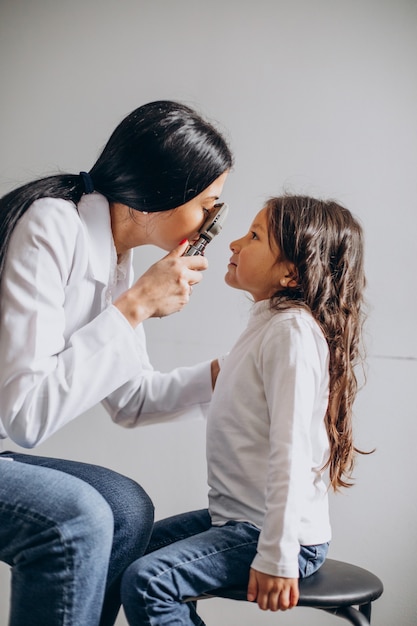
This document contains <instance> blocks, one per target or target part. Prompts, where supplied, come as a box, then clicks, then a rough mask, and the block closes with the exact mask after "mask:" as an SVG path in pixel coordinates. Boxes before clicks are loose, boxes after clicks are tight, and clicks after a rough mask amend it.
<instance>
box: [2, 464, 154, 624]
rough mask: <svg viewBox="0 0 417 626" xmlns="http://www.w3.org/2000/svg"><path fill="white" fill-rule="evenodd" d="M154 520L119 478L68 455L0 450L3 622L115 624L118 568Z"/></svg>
mask: <svg viewBox="0 0 417 626" xmlns="http://www.w3.org/2000/svg"><path fill="white" fill-rule="evenodd" d="M7 457H9V458H12V459H14V460H13V461H12V462H11V461H6V460H3V459H4V458H7ZM152 525H153V505H152V502H151V501H150V499H149V497H148V496H147V494H146V493H145V492H144V491H143V489H142V488H141V487H140V486H139V485H137V484H136V483H135V482H134V481H133V480H131V479H129V478H126V477H125V476H121V475H120V474H117V473H116V472H113V471H111V470H108V469H105V468H103V467H98V466H94V465H88V464H85V463H77V462H74V461H64V460H60V459H49V458H44V457H37V456H32V455H26V454H17V453H3V454H1V455H0V560H1V561H4V562H6V563H8V564H9V565H10V567H11V575H12V576H11V585H12V586H11V602H10V605H11V608H10V618H9V626H35V625H36V626H40V625H41V624H42V626H98V625H99V624H100V625H101V626H109V625H111V624H114V622H115V620H116V617H117V613H118V611H119V608H120V579H121V576H122V573H123V571H124V570H125V568H126V567H127V566H128V565H129V564H130V563H131V562H132V561H134V560H136V559H137V558H139V557H140V556H141V555H142V554H143V553H144V551H145V549H146V546H147V544H148V541H149V537H150V534H151V530H152ZM3 594H4V590H2V591H1V595H3Z"/></svg>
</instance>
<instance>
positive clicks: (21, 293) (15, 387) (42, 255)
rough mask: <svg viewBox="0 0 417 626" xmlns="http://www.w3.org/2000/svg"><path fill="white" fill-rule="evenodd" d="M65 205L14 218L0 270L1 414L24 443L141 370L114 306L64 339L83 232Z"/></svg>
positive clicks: (137, 349) (130, 334) (135, 346)
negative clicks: (69, 286)
mask: <svg viewBox="0 0 417 626" xmlns="http://www.w3.org/2000/svg"><path fill="white" fill-rule="evenodd" d="M68 205H69V203H64V202H63V201H54V210H53V211H50V212H49V213H48V215H47V216H46V212H47V210H46V209H45V214H41V215H40V216H39V215H38V216H37V218H36V219H34V217H33V216H32V217H31V216H29V215H28V213H26V214H25V215H24V216H23V218H21V220H23V221H24V223H23V224H22V226H21V227H20V228H16V229H15V231H14V233H13V236H12V240H11V242H10V247H9V252H10V254H9V255H8V259H7V263H6V268H5V272H4V274H3V277H2V285H1V305H0V306H1V323H0V363H1V371H0V417H1V423H2V430H3V431H5V434H6V435H7V436H8V437H10V438H11V439H12V440H13V441H14V442H16V443H17V444H18V445H20V446H23V447H28V448H30V447H33V446H35V445H37V444H39V443H41V442H42V441H44V440H45V439H46V438H47V437H49V436H50V435H51V434H53V433H54V432H55V431H57V430H58V429H59V428H61V427H62V426H64V425H65V424H66V423H68V422H69V421H70V420H72V419H73V418H75V417H77V416H78V415H80V414H81V413H83V412H84V411H86V410H87V409H89V408H91V407H92V406H94V405H95V404H97V403H98V402H100V401H101V400H102V399H103V398H104V397H105V396H106V394H108V393H111V392H112V391H114V390H115V389H117V388H118V387H120V386H121V385H123V384H124V383H125V382H126V381H127V380H129V379H130V378H131V377H132V376H135V375H138V374H139V373H140V372H141V370H142V364H141V356H142V354H141V346H140V342H138V340H137V339H136V335H135V333H134V331H133V329H132V328H131V327H130V325H129V324H128V322H127V320H126V319H125V318H124V317H123V316H122V315H121V313H120V312H119V311H118V310H117V309H116V308H115V307H114V306H110V307H108V308H107V309H105V310H104V311H102V312H101V313H100V314H99V315H97V316H96V317H95V318H94V319H93V320H92V321H90V322H88V323H86V324H84V325H82V326H81V327H80V328H78V329H77V330H75V332H74V333H73V334H72V335H71V337H70V339H69V341H65V338H64V329H65V322H66V320H65V311H64V300H65V287H66V284H67V280H68V276H69V274H70V272H71V271H72V266H73V263H74V251H75V250H76V249H77V238H79V237H80V236H82V232H81V230H80V228H79V225H78V223H77V222H78V217H77V214H76V211H75V210H74V208H72V207H71V206H68ZM63 220H64V224H65V227H63V226H62V221H63ZM78 243H79V242H78ZM78 247H80V246H78ZM80 298H81V301H80V308H82V305H81V302H82V294H80Z"/></svg>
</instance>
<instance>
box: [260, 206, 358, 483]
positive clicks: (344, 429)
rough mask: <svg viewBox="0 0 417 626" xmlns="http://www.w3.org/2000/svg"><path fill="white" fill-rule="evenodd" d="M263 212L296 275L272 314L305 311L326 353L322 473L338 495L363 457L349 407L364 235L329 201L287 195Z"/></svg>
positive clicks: (353, 390)
mask: <svg viewBox="0 0 417 626" xmlns="http://www.w3.org/2000/svg"><path fill="white" fill-rule="evenodd" d="M266 208H267V215H268V224H269V237H270V240H271V239H272V238H273V240H274V241H275V243H276V244H277V245H278V248H279V250H280V252H281V255H282V256H283V257H285V259H287V260H288V261H290V262H292V263H293V264H294V266H295V268H296V272H297V277H296V279H297V286H296V287H292V288H290V287H287V288H286V289H284V290H283V291H279V292H277V293H275V294H274V295H273V296H272V297H271V306H272V307H273V308H276V309H283V308H289V307H293V306H302V307H305V308H307V309H308V310H309V311H310V312H311V314H312V315H313V317H314V318H315V320H316V321H317V323H318V324H319V325H320V327H321V329H322V331H323V333H324V336H325V338H326V339H327V343H328V346H329V352H330V365H329V374H330V391H329V403H328V408H327V413H326V429H327V434H328V438H329V444H330V454H329V459H328V461H327V463H326V465H325V468H328V470H329V476H330V482H331V485H332V487H333V488H334V490H335V491H337V490H338V489H339V488H340V487H350V486H351V485H352V481H351V477H352V471H353V467H354V460H355V456H356V453H357V452H360V453H363V452H362V451H360V450H358V449H357V448H355V446H354V444H353V435H352V405H353V402H354V399H355V396H356V393H357V390H358V382H357V377H356V375H355V366H356V365H358V364H359V363H362V362H363V355H362V326H363V321H364V314H363V303H364V300H363V294H364V287H365V274H364V268H363V254H364V253H363V232H362V228H361V226H360V224H359V222H358V221H357V220H356V219H355V218H354V217H353V215H352V214H351V213H350V211H348V210H347V209H346V208H344V207H342V206H340V205H339V204H337V203H336V202H334V201H323V200H317V199H315V198H310V197H307V196H294V195H284V196H281V197H278V198H271V199H270V200H269V201H268V202H267V204H266ZM282 256H281V257H280V258H282Z"/></svg>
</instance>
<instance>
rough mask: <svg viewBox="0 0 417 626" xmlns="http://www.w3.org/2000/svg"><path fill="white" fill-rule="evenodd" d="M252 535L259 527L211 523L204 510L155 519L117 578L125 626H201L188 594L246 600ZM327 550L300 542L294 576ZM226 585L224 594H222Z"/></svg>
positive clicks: (312, 565)
mask: <svg viewBox="0 0 417 626" xmlns="http://www.w3.org/2000/svg"><path fill="white" fill-rule="evenodd" d="M258 538H259V530H258V529H257V528H255V526H252V524H248V523H245V522H229V523H227V524H226V525H225V526H212V525H211V518H210V515H209V513H208V511H207V510H202V511H194V512H192V513H184V514H182V515H176V516H174V517H171V518H169V519H167V520H162V521H160V522H157V523H156V524H155V526H154V531H153V533H152V537H151V540H150V543H149V546H148V550H147V552H148V554H147V555H146V556H144V557H142V558H140V559H138V560H137V561H136V562H135V563H132V565H130V566H129V567H128V568H127V570H126V572H125V574H124V576H123V579H122V602H123V608H124V611H125V614H126V617H127V620H128V622H129V624H130V626H148V625H149V626H189V625H191V624H193V625H194V626H204V622H203V621H202V620H201V618H200V617H199V616H198V614H197V612H196V603H195V602H189V601H187V600H189V598H197V597H200V596H203V595H205V594H206V595H225V596H226V597H233V598H236V599H242V600H244V599H246V589H247V585H248V581H249V570H250V566H251V563H252V561H253V559H254V557H255V554H256V548H257V545H258ZM327 548H328V544H327V543H326V544H321V545H318V546H301V549H300V554H299V559H298V562H299V574H300V577H305V576H309V575H311V574H313V573H314V572H315V571H316V570H317V569H318V568H319V567H320V565H322V564H323V562H324V560H325V558H326V554H327ZM230 588H232V589H230ZM226 589H229V591H230V593H223V592H224V590H226Z"/></svg>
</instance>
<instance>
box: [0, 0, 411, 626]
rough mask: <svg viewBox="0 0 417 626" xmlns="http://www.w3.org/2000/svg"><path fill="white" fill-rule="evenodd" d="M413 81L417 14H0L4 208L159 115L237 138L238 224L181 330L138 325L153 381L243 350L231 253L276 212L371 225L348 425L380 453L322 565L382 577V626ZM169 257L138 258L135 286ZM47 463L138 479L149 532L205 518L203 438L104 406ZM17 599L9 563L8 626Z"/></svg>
mask: <svg viewBox="0 0 417 626" xmlns="http://www.w3.org/2000/svg"><path fill="white" fill-rule="evenodd" d="M416 65H417V2H416V0H292V1H290V0H289V1H287V2H286V1H284V0H257V1H256V2H250V1H249V0H210V1H206V2H203V1H202V0H175V2H171V1H170V0H72V1H71V2H57V1H56V0H13V2H6V0H1V2H0V85H1V88H0V102H1V115H0V191H1V193H5V192H6V191H8V190H9V189H11V188H13V187H15V186H17V185H19V184H21V183H24V182H26V181H28V180H29V179H32V178H34V177H37V176H43V175H46V174H51V173H54V172H56V171H57V170H58V169H60V170H62V171H70V172H79V171H80V170H88V169H89V168H90V167H91V166H92V164H93V162H94V161H95V159H96V157H97V156H98V153H99V151H100V149H101V148H102V146H103V145H104V143H105V142H106V141H107V139H108V137H109V135H110V133H111V131H112V130H113V129H114V127H115V126H116V125H117V124H118V123H119V121H120V120H121V119H122V118H123V117H125V115H127V114H128V113H129V112H130V111H131V110H133V109H134V108H136V107H137V106H140V105H141V104H144V103H146V102H149V101H151V100H156V99H175V100H180V101H183V102H185V103H187V104H189V105H191V106H193V107H195V108H197V109H198V110H199V111H201V112H202V113H203V114H204V115H206V116H207V117H208V118H209V119H211V120H212V121H214V123H215V124H216V125H217V127H218V128H219V129H220V130H221V131H222V132H223V133H224V134H225V135H226V136H227V138H228V139H229V141H230V144H231V147H232V149H233V151H234V153H235V157H236V164H235V168H234V171H233V172H232V174H231V175H230V176H229V179H228V181H227V183H226V186H225V190H224V195H223V199H224V200H226V201H227V202H228V203H229V205H230V208H231V211H230V213H229V218H228V220H227V223H226V225H225V227H224V229H223V232H222V234H221V236H219V237H218V238H217V239H216V240H215V241H214V242H213V243H212V244H211V246H210V248H209V249H208V250H207V257H208V259H209V262H210V269H209V270H208V271H207V272H206V274H205V278H204V281H203V282H202V283H201V285H199V286H198V288H195V289H194V293H193V296H192V299H191V302H190V304H189V305H188V307H187V308H186V309H185V310H184V311H183V312H182V313H180V314H177V315H173V316H171V317H169V318H166V319H163V320H150V321H149V322H147V323H146V329H147V336H148V344H149V351H150V354H151V358H152V360H153V363H154V365H155V367H156V368H158V369H160V370H164V371H167V370H169V369H171V368H173V367H175V366H177V365H183V364H186V365H189V364H193V363H196V362H198V361H200V360H203V359H209V358H212V357H215V356H218V355H220V354H223V353H225V352H227V351H228V350H229V349H230V347H231V345H232V344H233V343H234V341H235V340H236V339H237V337H238V335H239V333H240V332H241V330H242V329H243V328H244V326H245V324H246V320H247V315H248V311H249V309H250V301H249V300H248V298H247V297H246V296H245V294H243V293H242V292H238V291H233V290H231V289H230V288H228V287H227V286H226V285H225V284H224V282H223V276H224V273H225V270H226V265H227V261H228V258H229V255H230V252H229V249H228V244H229V242H230V241H231V240H232V239H234V238H235V237H237V236H240V235H242V234H243V233H244V232H245V231H246V230H247V228H248V226H249V224H250V222H251V220H252V218H253V216H254V215H255V214H256V212H257V211H259V210H260V208H261V207H262V203H263V202H264V200H265V199H266V198H267V197H269V196H270V195H276V194H279V193H281V192H282V191H283V190H286V191H291V192H294V193H307V194H312V195H318V196H322V197H333V198H335V199H337V200H339V201H340V202H341V203H343V204H345V205H346V206H347V207H348V208H350V209H351V210H352V211H353V212H354V213H355V214H356V215H357V216H358V217H359V219H360V220H361V222H362V224H363V226H364V229H365V234H366V268H367V276H368V290H367V299H368V304H369V319H368V323H367V326H366V329H367V350H368V364H367V368H368V372H367V377H368V380H367V384H366V386H365V387H364V389H363V390H362V391H361V392H360V394H359V397H358V401H357V404H356V411H355V428H356V443H357V445H358V446H359V447H362V448H365V449H371V448H374V447H376V452H375V454H373V455H371V456H367V457H361V458H359V460H358V463H357V467H356V472H355V477H356V486H355V487H354V488H352V489H351V490H348V491H345V492H344V493H343V494H341V495H337V496H334V497H333V496H332V498H331V510H332V519H333V533H334V539H333V542H332V545H331V549H330V555H329V556H331V557H332V558H340V559H344V560H348V561H350V562H353V563H355V564H357V565H360V566H362V567H365V568H369V569H371V570H372V571H374V572H375V573H376V574H377V575H379V576H380V577H381V579H382V580H383V582H384V585H385V592H384V595H383V596H382V597H381V599H380V600H378V601H377V602H376V604H375V607H374V613H373V623H374V624H375V626H392V624H398V625H401V626H412V625H415V624H416V623H417V602H416V593H415V579H414V572H415V566H414V564H415V558H416V556H417V540H416V528H417V507H416V495H417V494H416V480H415V477H416V472H417V463H416V455H415V441H416V439H417V402H416V397H415V389H416V383H417V332H416V321H415V320H416V305H417V296H416V287H417V281H416V261H415V258H416V232H417V218H416V214H417V213H416V198H417V182H416V180H417V179H416V174H417V115H416V111H417V68H416ZM162 254H163V253H162V251H160V250H157V249H151V248H147V247H146V248H142V249H140V250H138V251H137V254H136V257H135V264H136V272H137V274H139V273H140V272H141V271H143V270H144V269H145V268H147V267H148V266H149V264H150V263H152V262H153V261H154V260H156V259H157V258H159V257H160V256H161V255H162ZM0 367H1V364H0ZM91 375H92V376H93V375H94V372H92V373H91ZM10 447H12V448H13V449H17V447H16V446H13V445H12V446H10ZM36 452H37V453H39V454H47V455H51V456H61V457H67V458H72V459H78V460H82V461H87V462H93V463H99V464H103V465H106V466H108V467H111V468H113V469H115V470H117V471H120V472H122V473H124V474H127V475H129V476H132V477H133V478H135V479H136V480H138V481H139V482H140V483H141V484H142V485H143V486H144V487H145V488H146V489H147V490H148V492H149V493H150V494H151V496H152V498H153V500H154V502H155V506H156V515H157V517H158V518H160V517H163V516H166V515H169V514H171V513H177V512H180V511H184V510H189V509H193V508H199V507H204V506H206V491H207V490H206V482H205V480H206V469H205V458H204V424H203V423H200V422H198V423H197V422H188V423H183V424H181V425H176V426H173V425H160V426H152V427H148V428H143V429H140V428H139V429H136V430H130V431H127V430H123V429H122V428H120V427H117V426H115V425H114V424H112V422H111V421H110V419H109V417H108V416H107V415H106V413H105V412H104V410H103V409H102V408H101V407H96V408H94V409H92V410H91V411H89V412H88V413H87V414H85V415H83V416H81V417H80V418H78V419H77V420H75V421H74V422H73V423H71V424H70V425H68V426H67V427H66V428H64V429H63V430H62V431H61V432H59V433H58V434H56V435H55V436H53V437H52V438H51V439H50V440H49V441H47V442H46V443H45V444H43V445H42V446H40V447H39V448H38V449H37V450H36ZM8 596H9V572H8V568H7V567H6V566H5V565H4V564H1V565H0V624H1V625H2V626H3V625H4V626H5V625H6V624H7V614H8ZM201 613H202V615H203V617H204V618H205V619H206V621H207V624H208V626H210V625H212V626H226V625H227V626H237V625H239V626H249V625H253V624H255V623H256V624H257V625H258V624H259V626H268V625H272V624H278V623H280V624H283V625H286V624H290V625H293V624H302V623H309V624H310V625H311V626H318V625H319V624H320V625H324V624H329V625H330V624H332V623H337V621H338V620H337V619H336V618H334V617H331V616H329V615H327V614H324V613H323V614H322V613H320V612H318V611H312V610H307V609H295V610H294V611H291V612H288V613H285V614H280V615H274V614H270V613H267V614H264V613H261V612H260V611H259V610H258V609H257V607H255V606H251V605H249V604H247V603H234V602H232V601H227V600H209V601H206V602H205V603H202V604H201ZM117 624H118V626H124V625H125V624H126V621H125V619H124V616H123V615H122V614H120V616H119V618H118V622H117ZM80 626H81V625H80Z"/></svg>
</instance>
